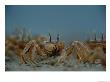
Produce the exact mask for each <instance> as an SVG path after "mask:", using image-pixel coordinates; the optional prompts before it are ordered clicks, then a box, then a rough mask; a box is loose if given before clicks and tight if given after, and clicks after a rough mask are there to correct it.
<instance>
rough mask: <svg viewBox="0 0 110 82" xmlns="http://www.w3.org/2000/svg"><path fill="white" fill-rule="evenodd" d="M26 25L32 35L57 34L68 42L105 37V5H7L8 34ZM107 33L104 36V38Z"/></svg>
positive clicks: (6, 25) (6, 23) (54, 36)
mask: <svg viewBox="0 0 110 82" xmlns="http://www.w3.org/2000/svg"><path fill="white" fill-rule="evenodd" d="M15 28H25V29H26V30H29V32H30V33H32V35H46V36H48V33H50V34H51V35H52V39H56V36H57V34H59V35H60V39H61V40H63V41H65V42H67V43H68V42H70V41H73V40H81V41H83V40H87V39H88V38H89V39H90V38H91V39H93V38H94V34H96V36H97V38H99V39H100V38H101V33H103V34H104V36H105V37H106V6H105V5H25V6H23V5H6V6H5V29H6V30H5V31H6V32H5V34H6V36H9V35H10V34H13V33H14V32H15ZM105 37H104V39H105Z"/></svg>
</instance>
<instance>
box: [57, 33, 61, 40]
mask: <svg viewBox="0 0 110 82" xmlns="http://www.w3.org/2000/svg"><path fill="white" fill-rule="evenodd" d="M59 39H60V37H59V34H57V42H59Z"/></svg>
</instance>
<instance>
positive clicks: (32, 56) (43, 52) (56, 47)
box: [20, 37, 64, 64]
mask: <svg viewBox="0 0 110 82" xmlns="http://www.w3.org/2000/svg"><path fill="white" fill-rule="evenodd" d="M63 49H64V42H61V41H59V38H58V37H57V41H51V37H50V39H49V41H43V42H40V43H38V42H37V41H36V40H31V41H29V42H28V43H27V44H26V46H25V48H24V49H23V52H22V53H21V58H20V60H22V61H21V63H31V64H36V57H37V56H38V55H39V56H47V57H50V56H59V55H60V54H61V53H62V50H63Z"/></svg>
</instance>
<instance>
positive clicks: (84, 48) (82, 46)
mask: <svg viewBox="0 0 110 82" xmlns="http://www.w3.org/2000/svg"><path fill="white" fill-rule="evenodd" d="M70 55H76V58H77V60H78V63H80V62H83V63H86V62H88V63H96V61H97V60H100V64H102V65H104V66H106V55H105V54H104V52H103V48H102V47H96V48H95V49H94V50H91V49H90V48H89V46H88V45H87V43H85V42H80V41H74V42H72V44H71V45H70V46H69V47H68V48H67V49H64V50H63V51H62V53H61V56H60V57H59V59H58V62H57V63H61V62H64V61H65V60H66V59H67V58H68V57H69V56H70Z"/></svg>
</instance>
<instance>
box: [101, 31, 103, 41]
mask: <svg viewBox="0 0 110 82" xmlns="http://www.w3.org/2000/svg"><path fill="white" fill-rule="evenodd" d="M103 40H104V34H103V33H102V36H101V41H103Z"/></svg>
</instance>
